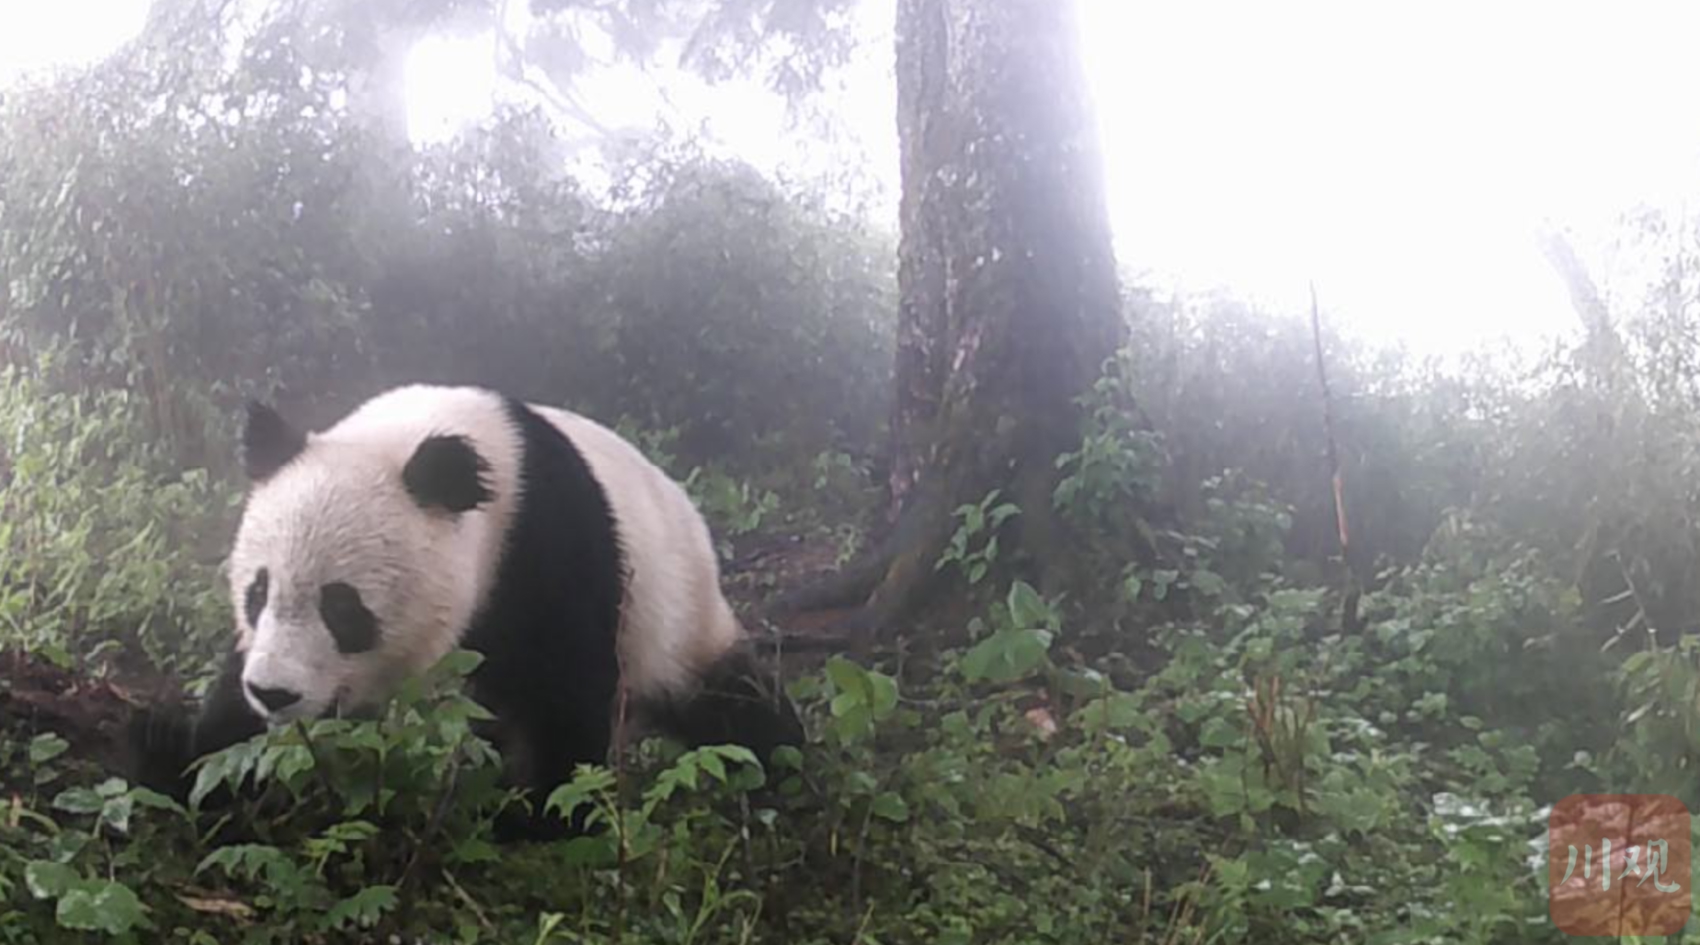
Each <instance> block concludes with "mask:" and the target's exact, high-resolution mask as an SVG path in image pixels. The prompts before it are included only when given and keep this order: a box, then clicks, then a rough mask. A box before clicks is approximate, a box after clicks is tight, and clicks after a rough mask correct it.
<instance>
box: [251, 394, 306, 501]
mask: <svg viewBox="0 0 1700 945" xmlns="http://www.w3.org/2000/svg"><path fill="white" fill-rule="evenodd" d="M247 409H248V419H247V422H246V423H245V424H244V425H243V427H242V466H243V468H244V469H246V470H247V472H248V478H249V479H250V480H252V481H254V482H265V481H266V480H267V479H270V478H271V477H272V474H274V473H276V472H277V471H278V470H279V469H282V468H283V467H284V466H286V465H288V463H289V461H290V460H292V459H294V458H295V457H296V456H299V455H300V454H301V451H302V450H304V449H306V448H307V434H305V433H302V432H301V431H300V430H297V429H295V428H294V427H292V426H290V425H289V421H287V420H285V419H283V418H282V417H280V416H278V413H277V411H276V410H273V409H272V408H270V407H268V406H266V405H265V404H262V403H260V402H259V401H257V400H250V401H248V405H247Z"/></svg>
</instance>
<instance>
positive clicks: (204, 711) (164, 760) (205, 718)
mask: <svg viewBox="0 0 1700 945" xmlns="http://www.w3.org/2000/svg"><path fill="white" fill-rule="evenodd" d="M242 665H243V656H242V653H241V652H240V651H237V650H234V649H233V650H231V652H230V654H229V655H228V656H227V657H225V661H224V665H223V666H222V667H221V668H220V670H219V674H218V678H217V679H215V680H214V681H213V684H212V687H211V688H210V689H208V690H207V696H206V701H205V702H203V703H202V705H201V711H200V713H199V714H198V715H197V716H196V717H194V718H193V719H191V718H190V717H189V715H188V713H187V711H186V710H185V709H184V708H183V707H182V706H165V707H154V708H145V709H141V710H138V711H137V712H136V714H135V715H133V716H132V717H131V718H130V722H129V727H128V731H127V733H126V734H127V741H128V743H129V749H130V766H129V767H130V771H131V780H133V781H135V782H136V783H137V784H140V785H142V786H143V787H146V788H150V789H152V790H155V791H158V792H159V793H161V794H164V795H167V796H168V797H171V798H173V799H174V800H176V801H178V802H179V803H187V802H188V800H189V792H190V791H191V790H192V789H193V788H194V783H195V780H194V776H193V775H191V774H189V772H188V770H187V769H188V767H189V765H190V764H191V763H193V762H194V761H195V760H196V759H198V758H200V757H202V756H204V755H210V754H212V753H213V752H216V751H222V750H223V749H226V748H229V747H230V746H231V745H234V744H236V743H237V742H240V741H244V740H246V739H248V738H251V737H253V736H255V735H258V734H260V733H261V732H262V731H264V730H265V723H264V722H262V721H261V720H260V717H259V716H258V715H256V714H255V713H254V710H253V709H252V708H251V707H250V706H249V705H248V701H247V700H246V699H244V698H243V697H242ZM229 800H230V798H229V797H228V792H225V791H222V790H221V791H217V792H214V793H213V794H211V795H209V796H208V797H207V798H206V799H205V800H204V802H203V806H206V807H218V806H221V805H223V804H225V803H228V802H229Z"/></svg>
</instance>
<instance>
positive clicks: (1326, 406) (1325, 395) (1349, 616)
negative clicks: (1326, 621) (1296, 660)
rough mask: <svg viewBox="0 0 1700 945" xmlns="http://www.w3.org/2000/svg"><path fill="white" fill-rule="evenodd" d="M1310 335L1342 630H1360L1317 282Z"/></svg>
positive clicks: (1312, 292)
mask: <svg viewBox="0 0 1700 945" xmlns="http://www.w3.org/2000/svg"><path fill="white" fill-rule="evenodd" d="M1310 332H1311V338H1312V340H1314V341H1315V343H1316V379H1317V382H1318V383H1319V384H1321V386H1322V429H1323V432H1324V433H1325V434H1326V435H1327V439H1328V468H1329V471H1330V472H1331V474H1332V476H1333V485H1334V523H1335V525H1336V526H1338V528H1339V532H1340V560H1341V562H1342V563H1344V564H1345V566H1346V597H1345V600H1343V601H1342V602H1341V605H1340V624H1341V627H1342V629H1345V630H1356V629H1358V626H1357V623H1358V580H1357V572H1356V571H1355V570H1354V569H1353V568H1352V555H1351V547H1352V541H1351V533H1350V531H1349V530H1348V529H1347V528H1346V484H1345V478H1344V476H1342V474H1341V472H1340V449H1339V446H1338V445H1337V441H1336V439H1335V436H1334V395H1333V394H1332V392H1330V391H1329V389H1328V365H1327V363H1326V361H1325V360H1324V359H1323V355H1322V313H1321V311H1320V309H1319V308H1318V306H1317V304H1316V283H1315V282H1312V283H1311V284H1310Z"/></svg>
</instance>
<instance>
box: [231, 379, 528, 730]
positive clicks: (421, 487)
mask: <svg viewBox="0 0 1700 945" xmlns="http://www.w3.org/2000/svg"><path fill="white" fill-rule="evenodd" d="M498 407H499V404H496V403H495V402H493V401H491V400H490V399H489V395H483V397H478V396H475V395H461V394H448V395H444V394H433V393H432V392H431V391H430V390H429V389H403V390H401V391H398V392H395V393H392V394H390V395H387V396H386V397H380V398H376V399H374V400H373V401H369V402H368V403H367V404H366V405H365V406H364V407H362V408H361V409H360V410H359V411H356V412H355V413H354V414H352V415H350V416H349V417H348V418H346V419H345V420H344V421H343V422H342V423H339V424H338V425H336V426H335V427H332V428H331V429H329V430H327V431H325V432H324V433H320V434H312V435H307V434H300V433H297V432H295V431H293V430H291V429H289V428H288V427H287V425H285V424H284V422H283V421H282V420H281V419H280V418H278V417H277V416H276V414H275V413H271V412H270V411H269V410H266V409H265V408H255V410H256V412H253V413H251V415H250V418H249V427H248V430H247V432H246V433H245V435H244V448H245V450H246V451H247V455H248V457H249V474H250V476H251V477H252V478H253V480H254V487H253V490H252V491H251V492H250V493H249V496H248V502H247V505H246V507H245V508H244V510H243V514H242V523H241V526H240V527H239V528H238V530H237V535H236V543H235V546H234V548H233V549H232V551H231V555H230V561H229V569H230V592H231V600H232V604H233V609H234V616H235V619H236V624H237V627H238V643H237V645H238V649H240V650H241V651H242V652H243V654H244V660H243V670H242V689H243V696H244V697H245V698H246V700H247V701H248V704H249V705H250V706H252V707H253V709H254V711H255V712H257V713H258V714H259V715H260V717H261V718H263V719H265V720H266V721H267V722H268V723H271V724H273V725H277V724H282V723H287V722H291V721H294V720H296V719H309V718H317V717H320V716H323V715H326V714H330V713H334V712H346V711H350V710H355V709H360V708H365V707H368V706H371V705H373V704H376V703H378V702H380V701H382V700H383V699H384V698H386V697H387V696H388V695H389V693H390V692H391V691H392V690H393V687H394V686H395V684H396V683H397V682H399V681H400V680H402V679H404V678H406V677H407V676H409V675H412V674H415V673H419V672H422V671H424V670H426V669H428V668H429V667H430V666H431V665H432V664H433V663H435V662H436V661H437V660H439V659H441V658H442V657H443V656H444V655H445V654H446V653H448V652H449V651H450V650H451V649H453V648H454V647H455V646H456V645H457V644H458V643H459V637H460V634H461V633H462V632H464V630H465V628H466V627H467V626H468V624H469V623H470V622H471V619H472V616H473V613H474V611H475V609H476V607H477V605H478V604H479V602H480V601H479V594H480V588H484V587H487V586H488V584H489V581H490V579H491V575H492V574H493V572H494V567H495V562H496V560H497V558H498V549H499V536H500V534H501V527H502V522H503V521H504V520H505V516H506V515H507V514H508V513H507V508H508V506H509V502H510V500H508V499H506V498H498V496H504V497H505V496H506V495H508V494H511V491H512V488H513V475H512V473H511V469H512V467H513V460H512V456H513V453H514V450H515V446H514V445H513V444H512V443H511V442H509V438H511V434H509V433H508V432H507V428H506V427H505V426H504V421H503V419H502V415H501V414H500V412H499V409H498ZM444 428H447V429H451V430H463V431H468V432H467V433H455V434H445V433H442V432H441V431H442V430H443V429H444ZM471 431H477V435H478V437H479V439H478V440H477V441H476V442H475V441H474V440H473V439H472V437H471V435H470V433H471ZM498 490H500V491H498Z"/></svg>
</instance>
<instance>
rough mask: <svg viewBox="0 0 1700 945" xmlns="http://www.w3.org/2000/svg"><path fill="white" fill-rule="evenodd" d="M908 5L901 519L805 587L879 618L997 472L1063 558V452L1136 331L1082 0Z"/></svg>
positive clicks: (923, 570)
mask: <svg viewBox="0 0 1700 945" xmlns="http://www.w3.org/2000/svg"><path fill="white" fill-rule="evenodd" d="M897 16H898V24H897V98H898V128H899V135H900V142H901V159H902V175H903V199H902V207H901V222H902V243H901V246H900V249H899V270H898V284H899V290H900V294H901V302H900V309H899V317H898V338H897V365H896V377H897V395H896V400H895V407H894V415H893V424H892V427H893V429H892V432H893V436H894V438H895V444H894V446H895V450H894V463H893V469H892V475H891V479H890V482H889V488H890V495H891V500H892V518H891V528H890V535H889V536H888V539H887V540H886V541H885V542H883V543H882V544H881V546H880V549H879V550H878V551H877V552H875V553H873V554H871V555H870V556H868V558H867V559H865V560H863V561H861V562H859V563H858V564H856V565H853V566H852V567H850V568H849V569H847V570H846V571H845V572H844V573H843V574H841V575H839V576H838V577H837V578H836V579H834V580H832V581H829V582H827V583H826V584H823V585H821V586H819V587H818V588H815V589H812V590H811V591H810V592H805V594H803V595H800V596H799V597H798V598H796V599H794V602H793V603H794V604H798V605H801V606H811V605H812V606H846V605H850V604H855V603H863V604H865V605H866V606H865V607H864V608H863V610H862V611H861V612H860V618H859V621H858V622H864V623H872V624H874V625H884V624H887V623H889V622H890V621H891V620H892V619H893V618H895V617H897V616H898V615H900V614H901V613H903V612H904V611H905V610H907V609H908V608H909V607H910V606H911V605H912V604H913V603H915V602H916V601H917V600H918V599H919V598H920V597H921V595H922V594H923V592H925V591H926V590H927V589H928V587H929V585H930V584H931V581H932V575H933V574H934V563H935V562H936V561H937V560H938V557H939V554H940V552H941V551H942V550H943V548H944V547H945V545H946V544H947V542H948V541H949V538H950V535H951V533H952V531H953V528H954V525H953V520H952V514H951V513H952V510H953V509H955V508H956V507H957V506H958V505H960V504H962V503H965V502H977V501H979V500H980V499H981V498H983V497H984V496H985V495H986V493H987V492H989V491H990V490H992V489H1002V490H1003V494H1004V496H1005V497H1006V498H1009V499H1012V500H1014V501H1016V502H1017V503H1018V504H1019V505H1020V506H1021V509H1022V514H1021V515H1020V516H1019V517H1018V518H1017V519H1015V520H1014V522H1015V523H1018V524H1017V534H1016V536H1015V538H1016V539H1017V541H1018V543H1019V545H1020V546H1021V548H1022V550H1024V551H1025V552H1026V554H1027V556H1028V557H1029V558H1030V559H1031V560H1033V561H1036V562H1038V563H1039V564H1040V566H1041V569H1043V568H1045V567H1047V566H1051V565H1054V564H1055V563H1056V562H1058V560H1059V559H1060V558H1061V554H1060V551H1061V549H1060V548H1059V547H1058V546H1059V544H1060V540H1059V531H1058V528H1057V525H1056V521H1055V516H1054V515H1053V514H1052V511H1051V490H1052V487H1053V484H1054V477H1055V470H1054V467H1055V459H1056V457H1057V456H1058V455H1059V454H1061V453H1063V452H1066V451H1068V450H1070V449H1072V448H1073V447H1074V446H1075V445H1076V443H1077V441H1078V437H1079V417H1078V413H1079V410H1078V407H1077V404H1076V397H1077V396H1078V395H1080V394H1081V393H1082V392H1084V391H1085V390H1087V389H1088V388H1089V387H1090V385H1091V384H1092V382H1093V381H1094V379H1095V378H1096V377H1097V376H1098V372H1099V371H1100V370H1101V368H1102V365H1103V363H1104V360H1105V359H1106V358H1108V357H1110V356H1111V355H1112V354H1113V353H1114V352H1115V349H1116V346H1117V345H1118V343H1119V342H1120V340H1121V337H1122V322H1121V318H1120V315H1119V306H1118V293H1117V286H1116V276H1115V259H1114V254H1113V252H1112V249H1111V241H1110V229H1109V223H1108V219H1107V215H1106V212H1105V207H1104V195H1103V183H1102V169H1101V166H1100V163H1099V157H1098V149H1097V132H1096V124H1095V119H1094V116H1093V112H1092V108H1091V106H1090V103H1089V101H1088V98H1087V95H1086V90H1085V83H1084V77H1083V74H1082V72H1081V69H1080V63H1079V56H1078V50H1077V37H1076V26H1075V2H1074V0H899V4H898V13H897ZM1006 547H1008V546H1007V545H1006Z"/></svg>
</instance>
